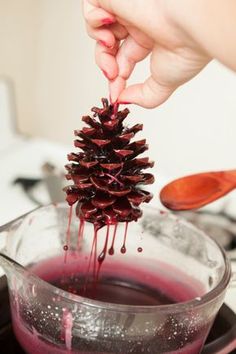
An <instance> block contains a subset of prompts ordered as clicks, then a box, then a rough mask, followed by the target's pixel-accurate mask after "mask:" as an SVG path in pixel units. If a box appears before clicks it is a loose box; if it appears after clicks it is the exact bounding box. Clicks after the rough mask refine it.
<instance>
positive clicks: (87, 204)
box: [65, 99, 154, 228]
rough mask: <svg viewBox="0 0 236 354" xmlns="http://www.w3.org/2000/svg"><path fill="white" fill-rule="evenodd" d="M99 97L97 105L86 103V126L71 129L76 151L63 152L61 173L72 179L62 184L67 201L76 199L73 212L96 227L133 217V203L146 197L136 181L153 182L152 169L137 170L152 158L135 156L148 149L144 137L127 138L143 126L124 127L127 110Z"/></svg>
mask: <svg viewBox="0 0 236 354" xmlns="http://www.w3.org/2000/svg"><path fill="white" fill-rule="evenodd" d="M102 103H103V108H97V107H94V108H92V112H94V115H93V118H91V117H90V116H84V117H82V120H83V121H84V122H85V123H87V125H88V127H84V128H83V129H82V130H75V132H74V133H75V136H76V137H77V139H76V140H75V141H74V145H75V147H78V148H80V149H81V150H82V152H78V153H70V154H69V155H68V160H69V161H71V163H70V164H67V165H66V169H67V175H66V178H67V179H68V180H72V181H73V184H72V185H70V186H68V187H66V188H65V191H66V194H67V198H66V200H67V202H68V204H69V205H73V204H75V203H77V205H76V214H77V216H78V217H79V218H80V219H83V220H86V221H88V222H91V223H93V224H95V225H97V227H98V228H100V227H102V226H104V225H106V224H115V223H117V222H124V221H133V220H135V221H137V219H138V218H140V217H141V215H142V211H141V210H140V208H139V205H140V204H141V203H143V202H145V203H148V202H149V201H150V200H151V199H152V195H151V193H149V192H147V191H145V190H142V189H141V185H146V184H151V183H153V182H154V177H153V175H152V174H150V173H144V172H143V170H144V169H146V168H149V167H153V164H154V163H153V162H150V161H149V159H148V158H147V157H144V158H137V156H138V155H140V154H142V153H143V152H144V151H146V150H147V149H148V146H147V145H146V140H145V139H142V140H139V141H135V142H130V140H131V139H132V138H133V137H134V135H135V134H136V133H137V132H138V131H140V130H142V128H143V126H142V125H141V124H136V125H134V126H133V127H131V128H128V127H124V125H123V121H124V119H125V118H126V117H127V115H128V114H129V110H128V109H127V108H126V109H124V110H122V111H118V106H117V105H115V104H114V105H109V104H108V100H107V99H102Z"/></svg>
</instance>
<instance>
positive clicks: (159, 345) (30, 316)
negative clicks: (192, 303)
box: [12, 253, 211, 354]
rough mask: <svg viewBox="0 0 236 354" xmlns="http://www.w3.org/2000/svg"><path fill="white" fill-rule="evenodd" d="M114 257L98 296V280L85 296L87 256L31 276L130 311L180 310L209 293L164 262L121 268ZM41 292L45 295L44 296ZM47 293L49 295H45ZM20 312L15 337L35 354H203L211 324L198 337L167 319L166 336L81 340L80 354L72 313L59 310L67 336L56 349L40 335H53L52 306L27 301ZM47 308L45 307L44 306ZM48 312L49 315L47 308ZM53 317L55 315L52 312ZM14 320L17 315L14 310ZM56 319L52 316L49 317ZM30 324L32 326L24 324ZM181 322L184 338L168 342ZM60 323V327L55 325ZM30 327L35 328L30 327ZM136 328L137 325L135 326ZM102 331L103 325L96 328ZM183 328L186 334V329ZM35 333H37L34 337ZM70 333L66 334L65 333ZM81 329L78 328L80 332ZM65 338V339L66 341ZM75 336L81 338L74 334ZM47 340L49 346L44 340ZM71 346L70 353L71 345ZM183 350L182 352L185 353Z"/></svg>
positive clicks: (55, 262)
mask: <svg viewBox="0 0 236 354" xmlns="http://www.w3.org/2000/svg"><path fill="white" fill-rule="evenodd" d="M114 259H115V258H114V257H108V258H107V259H106V262H104V263H103V267H102V270H101V274H100V281H99V283H98V284H97V288H96V292H94V283H93V277H92V274H91V276H90V277H89V279H88V280H87V287H86V291H85V293H84V282H85V278H86V276H87V267H88V264H87V263H88V261H86V260H85V255H81V254H80V255H79V254H78V255H76V254H74V255H71V253H69V254H68V258H67V264H66V265H65V266H64V267H63V268H64V270H62V267H61V264H62V262H63V258H61V257H58V258H54V259H50V260H48V261H46V262H42V263H40V264H38V265H37V266H34V267H33V268H31V270H32V271H33V272H34V273H35V274H37V275H38V276H39V277H40V278H42V279H44V280H45V281H47V282H49V283H51V284H53V285H55V286H57V287H58V288H61V289H63V290H67V291H68V290H69V291H70V292H71V293H74V294H77V295H80V296H86V297H87V298H91V299H96V300H99V301H104V302H112V303H114V304H126V305H146V306H153V305H167V304H174V303H178V302H182V301H188V300H190V299H193V298H195V297H197V296H201V295H202V293H203V289H202V286H201V284H200V283H199V282H197V281H195V280H194V279H192V278H191V277H189V276H188V275H186V274H184V273H180V272H179V271H178V270H177V269H175V268H173V267H171V266H169V265H167V264H164V263H161V262H159V263H158V264H156V265H155V270H154V269H153V264H150V265H148V264H146V265H145V267H144V268H142V265H141V264H137V263H135V262H132V259H130V261H129V263H127V262H126V263H125V262H122V263H121V262H115V261H113V260H114ZM38 291H39V290H38ZM42 291H43V290H42ZM38 296H39V297H40V296H44V295H43V293H42V294H40V292H39V293H38ZM55 301H56V302H55V303H53V306H54V307H55V306H57V301H58V304H60V296H58V299H55ZM19 304H20V307H19V311H18V317H17V318H16V322H14V323H15V327H14V331H15V334H16V336H17V338H18V340H19V342H20V344H21V345H22V346H23V347H24V348H25V350H26V351H27V353H29V354H42V353H47V354H54V353H55V352H56V353H59V354H66V353H68V352H70V353H72V354H75V353H77V354H80V353H81V354H82V353H104V354H108V353H129V352H130V350H131V349H130V348H132V353H135V354H139V353H152V354H157V353H168V354H170V353H171V354H174V353H179V354H197V353H200V351H201V348H202V345H203V342H204V340H205V337H206V335H207V333H208V330H209V327H210V325H211V323H210V322H208V323H205V324H204V325H197V324H196V325H195V326H194V327H193V329H192V332H189V328H188V327H187V326H188V325H187V324H185V322H184V321H182V319H181V320H179V319H178V318H175V315H174V313H173V315H172V316H170V318H169V320H168V318H167V319H166V322H165V324H164V328H162V331H156V332H155V331H154V332H152V335H151V336H146V337H145V336H143V337H142V335H139V336H138V339H137V338H136V337H135V336H134V339H133V341H132V343H131V341H130V338H129V340H127V341H126V340H125V337H124V338H123V339H122V341H120V340H115V339H111V340H110V338H104V340H103V339H102V337H99V338H98V339H96V338H94V337H93V338H92V340H90V339H89V338H87V337H84V336H83V335H82V336H81V337H79V338H77V340H78V343H79V344H78V348H79V349H77V351H73V350H71V351H70V350H69V349H68V348H70V347H71V345H72V343H75V342H76V341H75V340H74V339H73V341H71V333H72V334H73V333H77V334H76V335H78V336H80V334H79V332H76V331H75V332H74V330H73V328H74V325H75V324H74V323H73V318H72V315H71V313H70V312H69V311H68V309H65V311H64V313H61V310H57V312H58V313H59V317H60V318H61V319H62V332H59V333H58V338H59V340H60V339H62V344H61V345H55V344H52V343H50V342H49V341H47V336H45V337H44V338H43V337H42V334H41V335H35V333H37V332H40V333H42V330H43V331H45V333H47V330H48V329H47V327H46V326H45V328H43V329H42V325H41V323H42V322H43V318H44V316H45V314H44V311H48V309H47V305H48V302H46V303H44V302H42V307H41V308H40V310H38V308H37V306H35V302H34V301H32V303H30V302H27V303H25V302H24V299H23V298H20V299H19ZM43 304H44V305H43ZM43 306H45V309H44V307H43ZM49 312H50V311H49ZM12 313H13V315H14V314H15V315H16V313H17V312H16V309H15V308H14V305H13V308H12ZM48 316H50V314H49V315H48ZM25 321H27V323H28V324H27V326H26V327H25V325H24V323H25ZM173 321H175V324H176V328H178V327H179V328H181V332H180V333H179V332H178V331H176V334H175V339H174V340H171V341H169V340H168V339H167V338H166V333H168V331H169V329H170V328H171V326H172V327H173ZM179 321H181V322H179ZM55 323H56V322H55ZM29 324H30V325H29ZM131 324H132V322H131ZM94 325H95V326H96V325H97V324H96V323H94ZM183 326H185V327H186V328H185V329H184V328H183ZM31 328H34V332H32V331H31ZM63 328H64V330H63ZM75 328H76V327H75ZM186 333H188V341H187V342H186V340H185V336H186ZM61 335H62V338H61V337H60V336H61ZM74 335H75V334H74ZM41 338H43V340H42V339H41ZM108 339H109V340H108ZM65 342H66V343H67V349H66V348H65V344H64V343H65ZM179 348H181V349H179Z"/></svg>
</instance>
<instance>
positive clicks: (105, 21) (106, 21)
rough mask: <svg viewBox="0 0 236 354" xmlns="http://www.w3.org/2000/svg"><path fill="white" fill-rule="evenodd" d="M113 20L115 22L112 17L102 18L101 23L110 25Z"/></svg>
mask: <svg viewBox="0 0 236 354" xmlns="http://www.w3.org/2000/svg"><path fill="white" fill-rule="evenodd" d="M114 22H115V20H114V19H112V18H103V19H102V23H103V24H104V25H111V24H112V23H114Z"/></svg>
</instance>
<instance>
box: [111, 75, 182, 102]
mask: <svg viewBox="0 0 236 354" xmlns="http://www.w3.org/2000/svg"><path fill="white" fill-rule="evenodd" d="M175 88H176V87H173V86H172V87H169V86H163V85H161V84H159V83H158V82H157V81H156V80H154V78H153V77H152V76H150V77H149V78H148V79H147V80H146V81H145V82H144V83H142V84H137V85H132V86H129V87H128V88H126V89H125V90H123V91H122V93H121V94H120V96H119V97H118V102H121V103H122V102H123V103H124V102H129V103H135V104H137V105H139V106H141V107H144V108H155V107H157V106H159V105H160V104H162V103H163V102H165V101H166V100H167V99H168V97H169V96H170V95H171V94H172V93H173V92H174V91H175Z"/></svg>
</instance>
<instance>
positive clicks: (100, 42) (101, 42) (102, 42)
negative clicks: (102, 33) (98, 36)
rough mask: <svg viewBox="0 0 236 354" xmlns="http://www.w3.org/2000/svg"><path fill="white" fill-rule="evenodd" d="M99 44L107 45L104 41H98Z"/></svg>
mask: <svg viewBox="0 0 236 354" xmlns="http://www.w3.org/2000/svg"><path fill="white" fill-rule="evenodd" d="M98 43H99V44H101V45H103V46H104V47H108V45H107V43H106V42H105V41H102V40H100V41H98Z"/></svg>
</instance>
